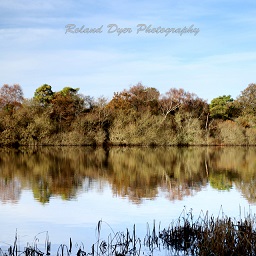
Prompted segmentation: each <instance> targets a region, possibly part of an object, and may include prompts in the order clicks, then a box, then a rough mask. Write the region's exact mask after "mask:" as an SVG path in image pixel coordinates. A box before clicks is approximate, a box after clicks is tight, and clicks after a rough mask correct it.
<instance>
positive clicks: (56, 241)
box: [0, 147, 256, 248]
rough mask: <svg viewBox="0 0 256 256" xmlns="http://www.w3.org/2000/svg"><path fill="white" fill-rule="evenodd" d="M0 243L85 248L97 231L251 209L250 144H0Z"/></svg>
mask: <svg viewBox="0 0 256 256" xmlns="http://www.w3.org/2000/svg"><path fill="white" fill-rule="evenodd" d="M0 153H1V154H0V224H1V225H0V227H1V232H0V247H1V248H4V247H7V246H8V244H13V242H14V237H15V234H16V231H17V234H18V244H19V246H20V247H21V248H22V246H24V245H26V244H27V243H30V244H32V243H33V241H34V238H35V237H37V238H38V239H39V241H37V242H38V243H42V244H43V243H44V241H45V239H46V235H47V233H46V232H48V235H49V238H50V241H51V243H52V247H53V248H54V246H55V247H56V248H57V246H58V245H60V244H63V243H64V244H68V242H69V238H70V237H71V238H72V240H73V243H74V244H75V243H76V246H79V245H81V243H83V244H84V246H85V248H87V246H88V248H89V247H90V246H91V245H92V243H93V242H95V241H96V235H95V229H96V226H97V223H98V221H99V220H102V221H103V226H102V236H104V235H108V234H109V233H111V232H112V230H114V231H115V232H117V231H125V230H126V228H132V227H133V224H135V225H136V231H137V235H138V236H141V237H142V238H144V237H145V234H146V229H147V223H149V224H150V225H151V224H152V223H153V221H154V220H155V221H156V223H160V222H161V227H163V228H164V227H167V226H168V224H170V223H171V222H172V221H173V220H176V219H177V218H178V217H179V216H180V215H181V214H183V213H182V212H183V210H184V209H185V210H186V211H187V212H189V211H191V209H192V212H193V214H194V215H195V216H199V214H200V212H201V213H202V212H203V213H206V211H208V212H209V214H210V215H214V216H219V215H222V212H224V214H225V215H228V216H230V217H235V218H239V216H240V215H242V217H243V216H244V214H248V213H252V214H254V213H256V148H254V147H251V148H245V147H211V148H207V147H192V148H172V147H170V148H117V147H116V148H110V149H109V150H107V151H106V150H104V149H101V148H98V149H93V148H76V147H74V148H72V147H66V148H55V147H49V148H48V147H47V148H41V149H38V150H33V149H28V148H23V149H20V150H11V149H0Z"/></svg>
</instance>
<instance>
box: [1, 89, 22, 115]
mask: <svg viewBox="0 0 256 256" xmlns="http://www.w3.org/2000/svg"><path fill="white" fill-rule="evenodd" d="M23 99H24V98H23V91H22V89H21V87H20V85H19V84H14V85H8V84H4V85H3V86H2V87H1V88H0V107H1V108H2V109H5V110H7V111H11V112H12V111H13V110H14V109H16V108H18V107H20V106H21V104H22V101H23Z"/></svg>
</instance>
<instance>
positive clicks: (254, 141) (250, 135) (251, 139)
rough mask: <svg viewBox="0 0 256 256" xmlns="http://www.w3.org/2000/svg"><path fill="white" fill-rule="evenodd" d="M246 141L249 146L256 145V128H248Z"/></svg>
mask: <svg viewBox="0 0 256 256" xmlns="http://www.w3.org/2000/svg"><path fill="white" fill-rule="evenodd" d="M245 131H246V133H245V134H246V139H247V144H248V145H256V128H247V129H246V130H245Z"/></svg>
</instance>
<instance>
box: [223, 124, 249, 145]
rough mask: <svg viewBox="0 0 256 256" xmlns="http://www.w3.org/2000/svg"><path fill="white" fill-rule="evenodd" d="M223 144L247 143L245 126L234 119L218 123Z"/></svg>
mask: <svg viewBox="0 0 256 256" xmlns="http://www.w3.org/2000/svg"><path fill="white" fill-rule="evenodd" d="M218 128H219V132H220V133H219V135H220V139H221V144H224V145H246V136H245V128H243V127H242V126H241V125H239V124H238V123H236V122H233V121H230V120H228V121H224V122H220V123H219V124H218Z"/></svg>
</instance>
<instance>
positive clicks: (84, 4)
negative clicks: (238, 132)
mask: <svg viewBox="0 0 256 256" xmlns="http://www.w3.org/2000/svg"><path fill="white" fill-rule="evenodd" d="M70 24H72V28H71V25H70ZM67 26H68V27H67ZM68 28H69V29H68ZM143 29H144V30H143ZM83 31H84V32H83ZM86 31H87V32H88V31H90V33H85V32H86ZM168 31H169V34H168V33H167V32H168ZM181 31H183V33H181ZM255 42H256V2H255V0H244V1H240V0H232V1H231V0H204V1H198V0H158V1H156V0H140V1H138V0H118V1H117V0H111V1H110V0H98V1H95V0H76V1H71V0H54V1H52V0H0V86H2V85H3V84H9V85H12V84H15V83H18V84H20V85H21V87H22V89H23V92H24V96H25V97H26V98H32V97H33V95H34V92H35V90H36V89H37V88H38V87H40V86H41V85H43V84H49V85H51V86H52V90H53V91H60V90H61V89H63V88H64V87H66V86H69V87H73V88H80V91H79V92H80V93H82V94H84V95H89V96H91V97H94V98H96V99H97V98H98V97H101V96H104V97H106V98H107V99H109V100H111V98H112V97H113V94H114V92H121V91H123V90H124V89H127V90H128V89H129V88H130V87H131V86H133V85H136V84H138V83H142V84H143V85H144V86H147V87H154V88H156V89H157V90H158V91H159V92H160V93H161V94H164V93H165V92H167V91H168V90H169V89H171V88H183V89H184V90H185V91H188V92H191V93H195V94H197V95H198V96H199V97H200V98H203V99H205V100H207V101H208V102H210V101H211V100H212V99H213V98H215V97H218V96H222V95H231V96H232V97H233V98H234V99H235V98H236V97H238V96H239V94H240V93H241V91H243V90H244V89H245V88H246V87H247V86H248V84H250V83H255V82H256V79H255V74H256V73H255V70H256V45H255Z"/></svg>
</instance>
